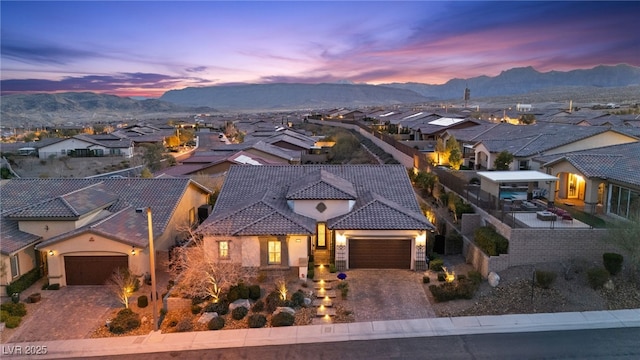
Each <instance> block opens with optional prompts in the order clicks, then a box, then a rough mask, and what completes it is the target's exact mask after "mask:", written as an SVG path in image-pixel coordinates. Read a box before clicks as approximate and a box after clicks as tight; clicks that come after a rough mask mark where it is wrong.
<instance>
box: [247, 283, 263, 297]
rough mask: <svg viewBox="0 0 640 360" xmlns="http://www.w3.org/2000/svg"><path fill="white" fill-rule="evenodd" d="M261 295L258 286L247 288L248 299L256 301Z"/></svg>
mask: <svg viewBox="0 0 640 360" xmlns="http://www.w3.org/2000/svg"><path fill="white" fill-rule="evenodd" d="M261 295H262V290H261V289H260V285H251V286H249V299H251V300H258V299H260V296H261Z"/></svg>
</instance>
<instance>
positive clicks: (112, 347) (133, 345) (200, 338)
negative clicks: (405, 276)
mask: <svg viewBox="0 0 640 360" xmlns="http://www.w3.org/2000/svg"><path fill="white" fill-rule="evenodd" d="M623 327H640V309H629V310H612V311H589V312H568V313H551V314H522V315H501V316H469V317H457V318H429V319H413V320H389V321H371V322H359V323H348V324H328V325H307V326H291V327H279V328H262V329H240V330H220V331H199V332H187V333H172V334H161V333H160V332H152V333H151V334H149V335H145V336H127V337H113V338H101V339H82V340H57V341H45V342H37V343H10V344H4V345H2V353H1V354H2V357H3V358H5V357H6V358H11V359H20V358H38V359H55V358H84V357H90V356H101V355H102V356H104V355H126V354H137V353H153V352H167V351H181V350H202V349H217V348H229V347H248V346H264V345H283V344H304V343H322V342H336V341H350V340H370V339H392V338H405V337H424V336H447V335H466V334H484V333H513V332H534V331H552V330H579V329H608V328H623ZM28 346H31V347H33V346H46V349H47V354H46V355H38V356H25V354H24V353H25V351H26V349H27V347H28ZM17 350H19V351H21V352H22V355H19V354H17ZM9 351H11V352H12V353H13V354H15V355H9V353H8V352H9Z"/></svg>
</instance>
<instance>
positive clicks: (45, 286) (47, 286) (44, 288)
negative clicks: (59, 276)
mask: <svg viewBox="0 0 640 360" xmlns="http://www.w3.org/2000/svg"><path fill="white" fill-rule="evenodd" d="M47 288H49V283H48V282H47V283H44V284H42V287H41V288H40V290H47Z"/></svg>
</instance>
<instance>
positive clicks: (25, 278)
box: [5, 267, 42, 295]
mask: <svg viewBox="0 0 640 360" xmlns="http://www.w3.org/2000/svg"><path fill="white" fill-rule="evenodd" d="M41 277H42V276H41V274H40V268H39V267H36V268H35V269H32V270H31V271H29V272H27V273H26V274H24V275H22V276H20V277H19V278H18V279H17V280H16V281H14V282H12V283H11V284H9V285H7V287H6V289H5V290H6V291H7V294H9V295H11V294H13V293H21V292H23V291H25V290H27V288H29V286H31V285H33V284H34V283H35V282H36V281H38V279H40V278H41Z"/></svg>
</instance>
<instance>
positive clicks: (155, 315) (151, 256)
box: [136, 207, 158, 331]
mask: <svg viewBox="0 0 640 360" xmlns="http://www.w3.org/2000/svg"><path fill="white" fill-rule="evenodd" d="M143 210H144V209H143V208H139V209H136V212H138V213H141V212H142V211H143ZM146 210H147V226H148V227H149V263H150V265H151V269H150V272H151V303H152V304H153V331H158V305H157V300H158V299H157V298H158V290H157V288H156V256H155V255H156V254H155V250H154V248H153V221H152V218H151V208H150V207H147V208H146Z"/></svg>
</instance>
